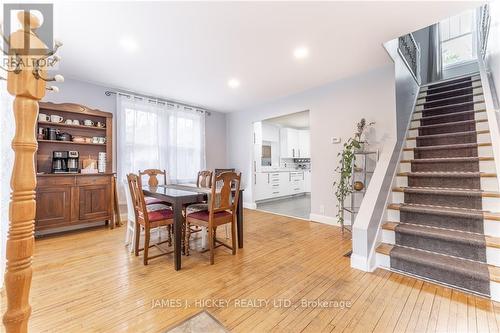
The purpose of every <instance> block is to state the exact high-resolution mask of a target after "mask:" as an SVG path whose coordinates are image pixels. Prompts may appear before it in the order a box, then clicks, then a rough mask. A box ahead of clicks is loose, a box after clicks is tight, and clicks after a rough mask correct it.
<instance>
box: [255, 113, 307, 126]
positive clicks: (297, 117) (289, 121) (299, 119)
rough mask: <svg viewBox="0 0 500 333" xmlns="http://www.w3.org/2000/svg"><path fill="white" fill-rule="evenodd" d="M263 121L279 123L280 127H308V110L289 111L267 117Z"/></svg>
mask: <svg viewBox="0 0 500 333" xmlns="http://www.w3.org/2000/svg"><path fill="white" fill-rule="evenodd" d="M264 121H265V122H267V123H271V124H274V125H279V126H280V127H291V128H297V129H307V128H309V110H307V111H300V112H295V113H290V114H287V115H284V116H281V117H275V118H269V119H266V120H264Z"/></svg>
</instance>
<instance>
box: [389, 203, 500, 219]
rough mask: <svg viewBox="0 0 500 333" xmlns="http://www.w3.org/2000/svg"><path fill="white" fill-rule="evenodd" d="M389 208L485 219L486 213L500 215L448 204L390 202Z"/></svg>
mask: <svg viewBox="0 0 500 333" xmlns="http://www.w3.org/2000/svg"><path fill="white" fill-rule="evenodd" d="M388 208H389V209H395V210H399V211H407V212H420V213H427V214H433V215H446V216H456V217H468V218H476V219H483V218H484V216H485V214H486V213H487V214H491V215H499V216H500V214H495V213H491V212H487V211H483V210H479V209H470V208H457V207H446V206H433V205H419V204H409V203H402V204H389V206H388Z"/></svg>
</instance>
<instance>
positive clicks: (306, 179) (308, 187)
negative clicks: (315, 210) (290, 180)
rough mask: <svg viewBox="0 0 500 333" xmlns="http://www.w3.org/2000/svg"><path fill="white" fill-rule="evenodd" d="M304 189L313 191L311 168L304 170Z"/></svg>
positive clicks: (307, 191)
mask: <svg viewBox="0 0 500 333" xmlns="http://www.w3.org/2000/svg"><path fill="white" fill-rule="evenodd" d="M304 191H305V192H306V193H311V170H306V171H304Z"/></svg>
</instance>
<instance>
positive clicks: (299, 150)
mask: <svg viewBox="0 0 500 333" xmlns="http://www.w3.org/2000/svg"><path fill="white" fill-rule="evenodd" d="M299 157H300V149H299Z"/></svg>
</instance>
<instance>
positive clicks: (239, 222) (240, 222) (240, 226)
mask: <svg viewBox="0 0 500 333" xmlns="http://www.w3.org/2000/svg"><path fill="white" fill-rule="evenodd" d="M236 215H237V220H236V224H237V226H238V227H237V229H238V248H239V249H242V248H243V191H241V192H240V197H239V199H238V207H237V208H236Z"/></svg>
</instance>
